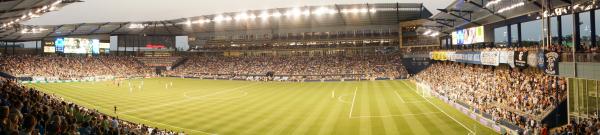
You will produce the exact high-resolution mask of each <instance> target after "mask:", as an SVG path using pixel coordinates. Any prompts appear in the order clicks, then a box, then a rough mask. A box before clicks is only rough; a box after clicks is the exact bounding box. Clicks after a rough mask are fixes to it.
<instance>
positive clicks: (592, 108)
mask: <svg viewBox="0 0 600 135" xmlns="http://www.w3.org/2000/svg"><path fill="white" fill-rule="evenodd" d="M587 88H588V95H587V96H588V114H591V115H592V116H594V117H597V116H598V113H597V112H598V104H597V101H598V99H597V98H598V93H597V91H596V90H597V89H596V81H594V80H587Z"/></svg>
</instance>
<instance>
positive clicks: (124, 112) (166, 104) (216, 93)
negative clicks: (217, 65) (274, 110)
mask: <svg viewBox="0 0 600 135" xmlns="http://www.w3.org/2000/svg"><path fill="white" fill-rule="evenodd" d="M257 84H260V83H252V84H249V85H244V86H240V87H235V88H231V89H228V90H225V91H219V92H215V93H212V94H208V95H202V96H199V97H197V98H194V99H201V98H203V97H209V96H213V95H218V94H221V93H224V92H229V91H234V90H237V89H241V88H245V87H249V86H254V85H257ZM194 99H183V100H179V101H173V102H167V103H164V104H158V105H155V106H151V107H145V108H139V109H133V110H127V111H123V112H121V114H126V113H130V112H136V111H139V110H147V109H153V108H160V107H164V106H168V105H173V104H177V103H182V102H186V101H189V100H194Z"/></svg>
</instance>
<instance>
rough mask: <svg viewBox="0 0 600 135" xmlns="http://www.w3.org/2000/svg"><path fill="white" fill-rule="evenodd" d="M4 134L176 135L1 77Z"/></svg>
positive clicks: (0, 131) (1, 127)
mask: <svg viewBox="0 0 600 135" xmlns="http://www.w3.org/2000/svg"><path fill="white" fill-rule="evenodd" d="M0 134H2V135H78V134H79V135H118V134H124V135H130V134H135V135H176V134H183V133H178V132H173V131H167V130H161V129H159V128H154V127H150V126H147V125H141V124H135V123H131V122H127V121H124V120H121V119H119V118H117V117H112V116H109V115H105V114H102V113H100V112H98V111H97V110H93V109H87V108H85V107H82V106H79V105H76V104H73V103H70V102H67V101H64V100H63V99H62V98H60V97H57V96H54V95H50V94H45V93H42V92H39V91H37V90H34V89H32V88H26V87H23V86H20V85H19V84H17V83H16V82H14V81H11V80H6V79H4V78H0Z"/></svg>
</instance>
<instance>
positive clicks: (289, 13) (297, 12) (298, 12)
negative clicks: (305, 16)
mask: <svg viewBox="0 0 600 135" xmlns="http://www.w3.org/2000/svg"><path fill="white" fill-rule="evenodd" d="M284 15H285V16H300V15H302V10H300V8H293V9H290V10H288V11H286V12H285V14H284Z"/></svg>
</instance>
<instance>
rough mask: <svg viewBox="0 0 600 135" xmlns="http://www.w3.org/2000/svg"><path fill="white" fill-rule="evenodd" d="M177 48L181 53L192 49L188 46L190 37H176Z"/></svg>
mask: <svg viewBox="0 0 600 135" xmlns="http://www.w3.org/2000/svg"><path fill="white" fill-rule="evenodd" d="M175 48H177V49H178V50H180V51H187V50H188V49H189V48H190V45H188V36H176V37H175Z"/></svg>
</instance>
